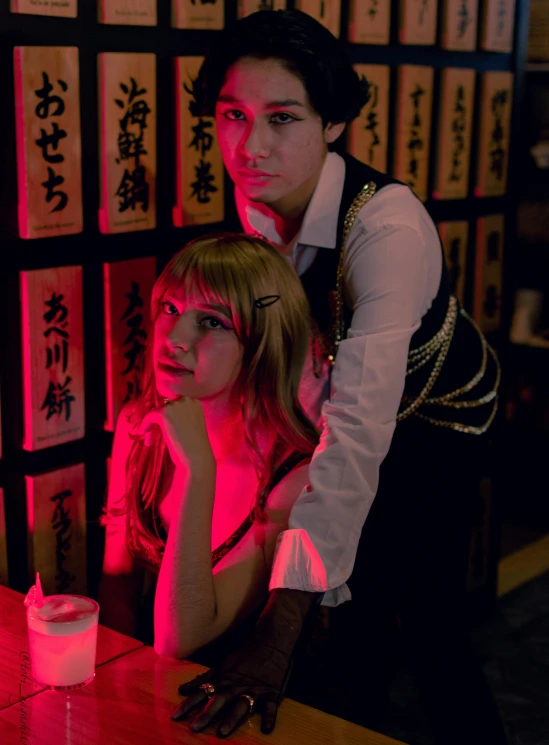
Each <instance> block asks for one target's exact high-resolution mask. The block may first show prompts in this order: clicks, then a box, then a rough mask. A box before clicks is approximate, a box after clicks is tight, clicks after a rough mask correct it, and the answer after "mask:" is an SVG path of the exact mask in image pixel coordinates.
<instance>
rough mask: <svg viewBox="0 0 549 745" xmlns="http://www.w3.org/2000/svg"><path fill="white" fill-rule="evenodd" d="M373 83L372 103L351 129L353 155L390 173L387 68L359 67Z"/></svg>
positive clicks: (350, 138) (350, 144)
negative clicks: (388, 169) (388, 170)
mask: <svg viewBox="0 0 549 745" xmlns="http://www.w3.org/2000/svg"><path fill="white" fill-rule="evenodd" d="M354 68H355V70H356V72H357V73H358V74H359V75H364V76H365V77H366V79H367V80H368V82H369V83H370V100H369V101H368V103H367V104H366V106H364V108H363V109H362V111H361V112H360V116H358V117H357V119H355V120H354V121H353V122H351V125H350V127H349V152H350V154H351V155H354V157H355V158H358V160H361V161H362V162H363V163H367V164H368V165H369V166H372V168H375V169H376V170H378V171H383V172H386V171H387V146H388V138H389V80H390V69H389V67H388V66H387V65H355V66H354Z"/></svg>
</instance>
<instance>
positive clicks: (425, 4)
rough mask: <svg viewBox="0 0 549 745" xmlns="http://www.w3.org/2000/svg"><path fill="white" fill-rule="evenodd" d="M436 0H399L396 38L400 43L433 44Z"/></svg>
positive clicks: (435, 27) (435, 34)
mask: <svg viewBox="0 0 549 745" xmlns="http://www.w3.org/2000/svg"><path fill="white" fill-rule="evenodd" d="M436 36H437V0H400V4H399V31H398V40H399V41H400V43H401V44H434V43H435V41H436Z"/></svg>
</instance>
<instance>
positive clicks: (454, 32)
mask: <svg viewBox="0 0 549 745" xmlns="http://www.w3.org/2000/svg"><path fill="white" fill-rule="evenodd" d="M478 1H479V0H444V2H443V5H442V48H443V49H452V50H456V51H459V52H473V51H474V50H475V49H476V47H477V21H478Z"/></svg>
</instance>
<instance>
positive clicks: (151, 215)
mask: <svg viewBox="0 0 549 745" xmlns="http://www.w3.org/2000/svg"><path fill="white" fill-rule="evenodd" d="M98 64H99V116H100V152H101V155H100V166H101V167H100V171H101V208H100V210H99V229H100V231H101V232H102V233H126V232H130V231H134V230H150V229H151V228H154V227H156V57H155V55H154V54H127V53H125V52H105V53H102V54H100V55H99V59H98Z"/></svg>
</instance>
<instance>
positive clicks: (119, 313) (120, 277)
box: [103, 257, 156, 432]
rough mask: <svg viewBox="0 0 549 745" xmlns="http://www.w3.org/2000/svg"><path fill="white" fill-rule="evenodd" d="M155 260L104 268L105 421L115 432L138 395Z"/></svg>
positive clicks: (148, 331)
mask: <svg viewBox="0 0 549 745" xmlns="http://www.w3.org/2000/svg"><path fill="white" fill-rule="evenodd" d="M155 279H156V259H155V258H153V257H147V258H144V259H131V260H129V261H117V262H111V263H106V264H103V297H104V302H105V364H106V370H105V372H106V391H107V419H106V421H105V429H106V430H108V431H109V432H114V428H115V425H116V420H117V418H118V414H119V413H120V410H121V409H122V407H123V406H124V404H126V403H128V402H129V401H133V400H134V399H135V398H136V397H137V396H138V394H139V393H140V388H139V386H140V381H141V373H142V368H143V350H144V348H145V344H146V342H147V339H148V336H149V333H150V326H151V321H150V300H151V294H152V289H153V285H154V282H155Z"/></svg>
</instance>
